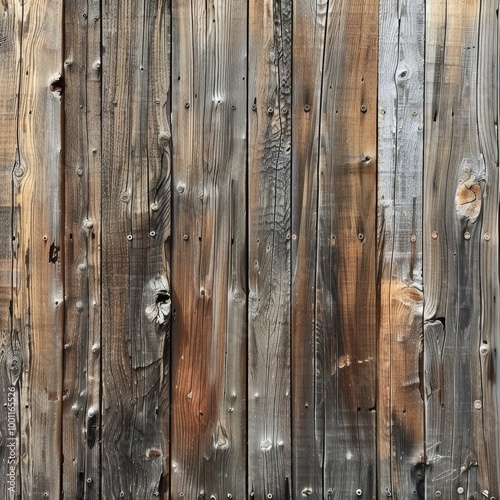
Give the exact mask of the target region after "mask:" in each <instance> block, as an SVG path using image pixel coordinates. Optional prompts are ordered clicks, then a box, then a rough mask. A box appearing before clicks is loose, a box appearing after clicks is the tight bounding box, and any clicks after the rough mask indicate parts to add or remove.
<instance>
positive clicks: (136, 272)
mask: <svg viewBox="0 0 500 500" xmlns="http://www.w3.org/2000/svg"><path fill="white" fill-rule="evenodd" d="M102 12H103V23H102V38H103V59H102V71H103V76H102V86H103V89H106V91H105V92H103V100H102V106H103V122H102V123H103V127H102V149H103V152H104V153H103V157H102V311H103V315H102V381H103V383H102V386H103V394H102V398H103V399H102V426H103V427H102V481H101V488H102V493H101V494H102V498H122V497H123V498H139V497H140V498H145V497H148V498H151V497H153V496H160V495H163V493H164V490H165V486H166V483H165V480H164V474H165V470H164V466H165V461H166V458H165V457H167V456H168V437H167V435H168V411H169V409H168V394H167V395H166V391H167V390H168V389H167V388H168V387H169V384H170V382H169V377H168V374H169V367H168V363H169V349H168V334H169V325H170V303H171V300H170V283H169V281H170V275H169V263H168V259H169V236H170V196H169V192H170V160H169V153H170V137H171V133H170V127H169V123H168V120H169V107H168V72H169V60H168V53H169V52H168V42H169V36H168V33H169V32H168V26H169V21H168V16H169V5H168V3H165V2H160V1H152V2H151V1H146V0H145V1H139V2H120V3H116V2H104V3H103V4H102Z"/></svg>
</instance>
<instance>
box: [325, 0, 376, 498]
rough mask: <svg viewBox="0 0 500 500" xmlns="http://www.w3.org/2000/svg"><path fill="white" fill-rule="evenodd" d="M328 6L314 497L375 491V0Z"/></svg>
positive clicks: (336, 3)
mask: <svg viewBox="0 0 500 500" xmlns="http://www.w3.org/2000/svg"><path fill="white" fill-rule="evenodd" d="M328 8H329V11H328V18H327V35H326V40H325V47H326V50H325V57H324V66H323V71H324V77H323V82H322V91H321V113H320V116H321V134H320V157H319V176H318V177H319V179H318V182H319V193H318V232H317V262H316V283H315V287H316V303H315V307H316V317H315V330H316V338H315V342H316V344H317V356H316V373H317V382H316V387H317V389H318V392H317V394H316V398H317V399H318V400H320V401H324V406H323V408H324V410H323V412H324V417H323V418H324V434H325V439H324V457H323V485H324V486H323V488H324V489H323V495H324V496H327V497H330V498H338V499H345V498H351V497H353V496H354V495H363V497H366V498H374V497H375V483H376V470H375V468H376V454H375V423H376V422H375V397H376V360H375V358H376V338H377V321H376V320H377V317H376V316H377V315H376V279H377V273H376V258H375V257H376V252H375V250H376V248H375V245H376V232H377V231H376V229H377V226H376V222H377V221H376V201H377V191H376V175H377V172H376V155H377V121H376V119H377V52H378V51H377V45H378V43H377V42H378V1H377V0H369V1H364V2H352V1H342V2H330V3H329V5H328Z"/></svg>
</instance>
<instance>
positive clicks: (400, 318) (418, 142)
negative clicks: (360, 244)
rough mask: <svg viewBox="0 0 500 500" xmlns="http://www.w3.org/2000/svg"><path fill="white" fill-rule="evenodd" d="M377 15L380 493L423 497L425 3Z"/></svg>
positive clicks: (384, 7) (396, 5)
mask: <svg viewBox="0 0 500 500" xmlns="http://www.w3.org/2000/svg"><path fill="white" fill-rule="evenodd" d="M379 20H380V25H379V30H380V38H379V47H380V50H379V66H378V69H379V98H378V102H379V111H378V117H379V118H378V130H379V141H378V147H379V152H378V160H379V163H378V165H379V168H378V258H379V279H380V282H379V290H378V293H379V328H380V330H379V341H378V360H377V362H378V401H377V410H378V411H377V431H378V432H377V436H378V439H377V454H378V456H377V458H378V467H377V478H378V492H377V494H378V495H380V496H387V495H392V498H395V499H396V498H404V499H408V498H424V472H425V451H424V406H423V393H422V392H421V391H422V389H423V380H421V373H420V371H421V360H422V359H423V319H422V313H423V289H422V181H423V178H422V175H423V172H422V168H423V104H424V102H423V97H424V95H423V85H424V28H425V9H424V2H423V1H413V0H411V1H406V0H405V1H397V0H394V1H384V2H381V5H380V12H379Z"/></svg>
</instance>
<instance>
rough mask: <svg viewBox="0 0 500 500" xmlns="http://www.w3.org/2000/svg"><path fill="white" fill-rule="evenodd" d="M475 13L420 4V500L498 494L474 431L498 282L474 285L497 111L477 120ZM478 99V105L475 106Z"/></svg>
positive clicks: (490, 90) (481, 78)
mask: <svg viewBox="0 0 500 500" xmlns="http://www.w3.org/2000/svg"><path fill="white" fill-rule="evenodd" d="M483 8H484V9H485V10H486V11H488V12H489V15H490V16H491V15H492V14H493V10H494V9H496V8H498V5H497V6H494V5H492V3H491V2H479V1H470V2H467V3H466V4H463V3H462V2H457V1H452V0H434V1H431V2H427V5H426V9H427V47H426V122H425V125H426V129H425V146H426V147H425V168H424V173H425V176H424V192H425V207H424V228H425V233H424V244H425V251H424V262H426V266H425V269H424V273H425V274H424V284H425V312H424V315H425V320H426V323H427V327H426V333H425V353H426V354H425V370H426V387H425V391H426V394H425V396H426V447H427V450H426V451H427V461H428V463H429V467H428V471H427V474H426V493H427V495H428V496H429V497H430V496H438V495H441V496H442V497H444V498H454V496H455V495H456V494H457V491H458V489H459V488H460V489H462V490H463V491H464V492H465V494H466V495H467V498H470V497H471V496H472V497H474V498H478V497H479V496H486V497H498V496H499V494H500V492H499V491H498V489H497V488H498V486H497V485H498V475H497V474H496V468H497V467H498V465H497V461H496V459H495V458H493V456H492V453H494V454H495V455H496V453H497V450H495V451H493V448H494V447H493V446H492V445H491V436H490V435H489V431H487V430H486V429H485V428H484V427H483V425H484V419H485V415H487V413H485V412H488V411H491V408H492V405H493V404H494V401H493V398H492V394H491V390H490V389H488V386H489V383H488V382H487V383H486V385H483V381H485V380H488V379H489V377H491V376H492V375H493V373H492V372H490V373H487V371H488V370H487V368H486V367H487V364H488V359H489V354H488V353H489V346H490V342H492V343H493V344H494V345H496V342H497V338H498V333H493V331H492V324H491V323H490V321H491V320H490V319H489V320H487V321H486V322H485V321H484V318H483V319H482V318H481V306H482V305H487V304H488V303H489V304H490V307H489V308H487V310H488V311H489V312H488V315H489V318H491V314H492V313H493V314H494V315H496V314H498V313H497V309H496V308H497V307H498V306H496V305H492V302H493V303H494V302H495V295H494V294H495V290H496V289H497V286H498V285H497V284H496V283H497V279H498V276H496V277H494V278H493V281H494V283H492V285H494V286H493V288H492V289H487V288H485V285H487V284H488V282H487V281H486V283H482V282H481V274H483V276H484V272H483V273H481V264H480V257H481V255H485V257H487V255H488V252H491V249H489V250H488V246H487V245H488V240H484V235H483V231H482V227H481V226H482V223H483V221H484V219H483V214H484V209H485V200H486V199H487V193H489V192H490V190H491V189H495V190H497V189H498V185H497V171H496V169H497V166H496V165H497V164H498V163H497V153H496V147H497V145H496V144H495V146H493V143H492V137H493V141H495V142H496V138H495V135H494V132H493V127H494V126H495V125H494V124H495V123H496V113H497V110H496V109H495V110H494V111H492V112H486V111H485V107H484V105H485V103H486V102H491V99H493V95H494V89H495V88H496V83H495V82H496V78H497V69H496V70H495V71H494V72H493V71H492V68H491V67H488V66H489V64H491V61H492V59H493V57H495V60H496V56H494V55H493V54H491V53H490V51H492V50H493V49H495V47H493V46H492V45H490V44H487V43H484V41H485V38H484V36H480V33H481V31H482V30H483V28H484V29H487V26H488V25H490V26H491V21H489V22H488V21H487V17H486V14H485V13H484V12H485V11H483ZM481 13H483V15H481ZM480 20H482V22H480ZM480 42H481V44H480ZM481 49H482V50H481ZM480 51H481V58H480V60H481V64H480V65H478V57H479V55H478V54H479V52H480ZM485 58H486V59H485ZM488 60H489V61H490V62H489V63H488V62H486V61H488ZM486 78H490V81H489V82H488V80H486ZM479 82H480V83H479ZM478 96H481V97H482V99H483V100H484V102H483V104H481V105H478V101H477V98H478ZM487 96H489V97H487ZM488 106H490V107H491V104H489V105H488ZM491 113H493V114H491ZM478 132H479V135H478ZM492 170H493V174H492ZM491 182H494V183H495V184H493V185H492V184H491ZM492 198H493V199H491V198H490V200H489V201H488V204H490V203H491V202H493V203H494V202H495V195H494V196H493V197H492ZM497 209H498V207H497V208H496V209H494V210H497ZM492 210H493V209H492V208H488V219H487V222H486V224H487V225H488V226H490V225H491V224H492V222H493V221H494V220H495V219H494V218H493V219H492ZM494 217H496V216H494ZM485 229H486V228H485ZM488 230H489V231H494V229H490V228H489V229H488ZM493 244H495V241H493ZM490 255H491V254H490ZM482 292H483V294H482ZM497 326H498V325H497ZM485 328H488V330H486V329H485ZM485 369H486V371H485ZM485 389H486V393H485V392H484V391H485ZM484 396H486V400H487V401H488V403H487V404H486V406H485V403H486V401H483V397H484ZM489 421H490V422H491V417H490V419H489ZM495 427H496V425H495ZM488 456H489V458H488ZM492 467H493V469H492ZM492 471H493V473H492ZM437 492H440V493H437Z"/></svg>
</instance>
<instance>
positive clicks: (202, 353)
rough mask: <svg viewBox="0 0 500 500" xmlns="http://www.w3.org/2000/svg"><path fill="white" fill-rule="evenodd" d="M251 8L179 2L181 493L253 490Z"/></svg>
mask: <svg viewBox="0 0 500 500" xmlns="http://www.w3.org/2000/svg"><path fill="white" fill-rule="evenodd" d="M246 7H247V5H246V2H244V1H242V0H235V1H232V2H225V1H224V0H218V1H216V2H214V3H213V4H210V5H209V4H207V3H206V2H204V1H200V0H196V1H193V2H190V3H188V2H184V1H183V0H174V1H173V3H172V15H173V18H172V22H173V24H172V28H173V32H172V55H173V59H172V62H173V69H172V71H173V74H172V126H173V151H174V154H173V164H174V170H173V193H174V195H173V220H174V226H173V227H174V231H173V240H172V245H173V255H172V283H179V284H181V283H182V285H180V286H177V287H175V286H173V301H174V305H173V307H174V311H173V314H174V316H173V324H172V327H173V328H172V414H173V415H172V417H173V418H172V441H171V452H172V457H171V459H172V462H171V466H172V476H171V487H172V490H171V494H172V498H180V497H182V498H186V499H188V498H207V499H208V498H235V499H236V498H245V497H246V484H245V476H246V429H245V427H246V425H245V421H246V400H247V398H246V377H245V373H246V340H245V337H246V311H247V307H246V290H247V282H246V260H245V243H246V230H245V227H246V213H245V211H246V204H245V198H246V169H245V159H246V123H245V119H246V102H247V99H246V77H247V74H246V60H245V57H246V53H247V47H246V44H247V42H246V33H247V9H246Z"/></svg>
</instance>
